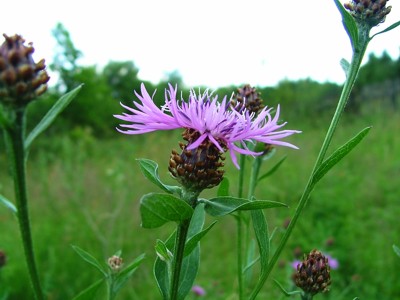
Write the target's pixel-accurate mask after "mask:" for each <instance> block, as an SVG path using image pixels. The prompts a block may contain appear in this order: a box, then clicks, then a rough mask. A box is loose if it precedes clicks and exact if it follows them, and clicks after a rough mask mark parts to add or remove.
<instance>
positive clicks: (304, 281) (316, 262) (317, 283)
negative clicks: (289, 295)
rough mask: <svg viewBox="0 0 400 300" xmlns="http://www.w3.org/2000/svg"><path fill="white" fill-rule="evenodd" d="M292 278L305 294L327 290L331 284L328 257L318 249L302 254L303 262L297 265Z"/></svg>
mask: <svg viewBox="0 0 400 300" xmlns="http://www.w3.org/2000/svg"><path fill="white" fill-rule="evenodd" d="M293 280H294V282H295V284H296V285H297V286H298V287H299V288H301V289H302V290H303V291H304V292H305V293H306V294H310V295H315V294H317V293H324V292H327V291H328V290H329V285H330V284H331V275H330V267H329V264H328V258H326V257H325V256H324V255H322V253H321V252H320V251H318V250H313V251H311V252H310V254H308V255H307V256H304V260H303V262H302V263H301V264H299V265H297V271H296V272H295V273H294V275H293Z"/></svg>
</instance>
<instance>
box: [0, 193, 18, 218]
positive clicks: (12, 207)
mask: <svg viewBox="0 0 400 300" xmlns="http://www.w3.org/2000/svg"><path fill="white" fill-rule="evenodd" d="M0 203H2V204H3V205H4V206H5V207H7V208H8V209H9V210H11V211H12V212H13V213H14V214H16V213H17V208H16V207H15V205H14V203H12V202H11V201H10V200H8V199H7V198H6V197H4V196H3V195H0Z"/></svg>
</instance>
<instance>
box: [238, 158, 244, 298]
mask: <svg viewBox="0 0 400 300" xmlns="http://www.w3.org/2000/svg"><path fill="white" fill-rule="evenodd" d="M239 166H240V171H239V183H238V184H239V187H238V197H239V198H242V197H243V183H244V168H245V166H246V157H245V156H244V155H243V154H241V155H240V156H239ZM236 222H237V224H236V231H237V277H238V285H239V300H242V299H244V280H243V276H244V275H243V226H242V225H243V213H242V212H241V211H238V213H237V220H236Z"/></svg>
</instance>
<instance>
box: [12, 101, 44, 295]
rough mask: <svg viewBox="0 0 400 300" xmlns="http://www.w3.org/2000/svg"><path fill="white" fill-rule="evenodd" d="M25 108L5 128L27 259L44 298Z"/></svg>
mask: <svg viewBox="0 0 400 300" xmlns="http://www.w3.org/2000/svg"><path fill="white" fill-rule="evenodd" d="M24 114H25V112H24V110H22V109H21V110H18V111H16V118H15V122H14V124H13V125H14V126H10V127H9V128H7V129H6V130H5V136H6V140H7V145H8V147H9V155H10V162H11V166H12V173H13V179H14V190H15V201H16V206H17V218H18V223H19V230H20V233H21V238H22V244H23V248H24V253H25V260H26V264H27V266H28V271H29V276H30V280H31V283H32V287H33V291H34V295H35V298H36V299H37V300H42V299H44V298H43V292H42V288H41V285H40V280H39V275H38V272H37V268H36V263H35V255H34V251H33V243H32V235H31V228H30V222H29V210H28V197H27V191H26V179H25V178H26V176H25V173H26V170H25V150H24V136H23V135H24Z"/></svg>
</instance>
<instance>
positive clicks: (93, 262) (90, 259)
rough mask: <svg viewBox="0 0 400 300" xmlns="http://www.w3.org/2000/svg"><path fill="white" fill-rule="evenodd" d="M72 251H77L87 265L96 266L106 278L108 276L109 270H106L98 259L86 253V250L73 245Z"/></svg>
mask: <svg viewBox="0 0 400 300" xmlns="http://www.w3.org/2000/svg"><path fill="white" fill-rule="evenodd" d="M71 246H72V249H74V250H75V252H76V253H78V255H79V256H80V257H81V258H82V259H83V260H84V261H86V262H87V263H89V264H91V265H92V266H94V267H95V268H96V269H98V270H99V271H100V272H101V273H102V274H103V275H104V276H105V277H107V276H108V273H107V270H106V269H105V268H104V266H103V265H102V264H101V263H100V262H99V261H98V260H97V259H96V258H94V257H93V256H92V255H91V254H90V253H88V252H86V251H85V250H83V249H81V248H79V247H78V246H74V245H71Z"/></svg>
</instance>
